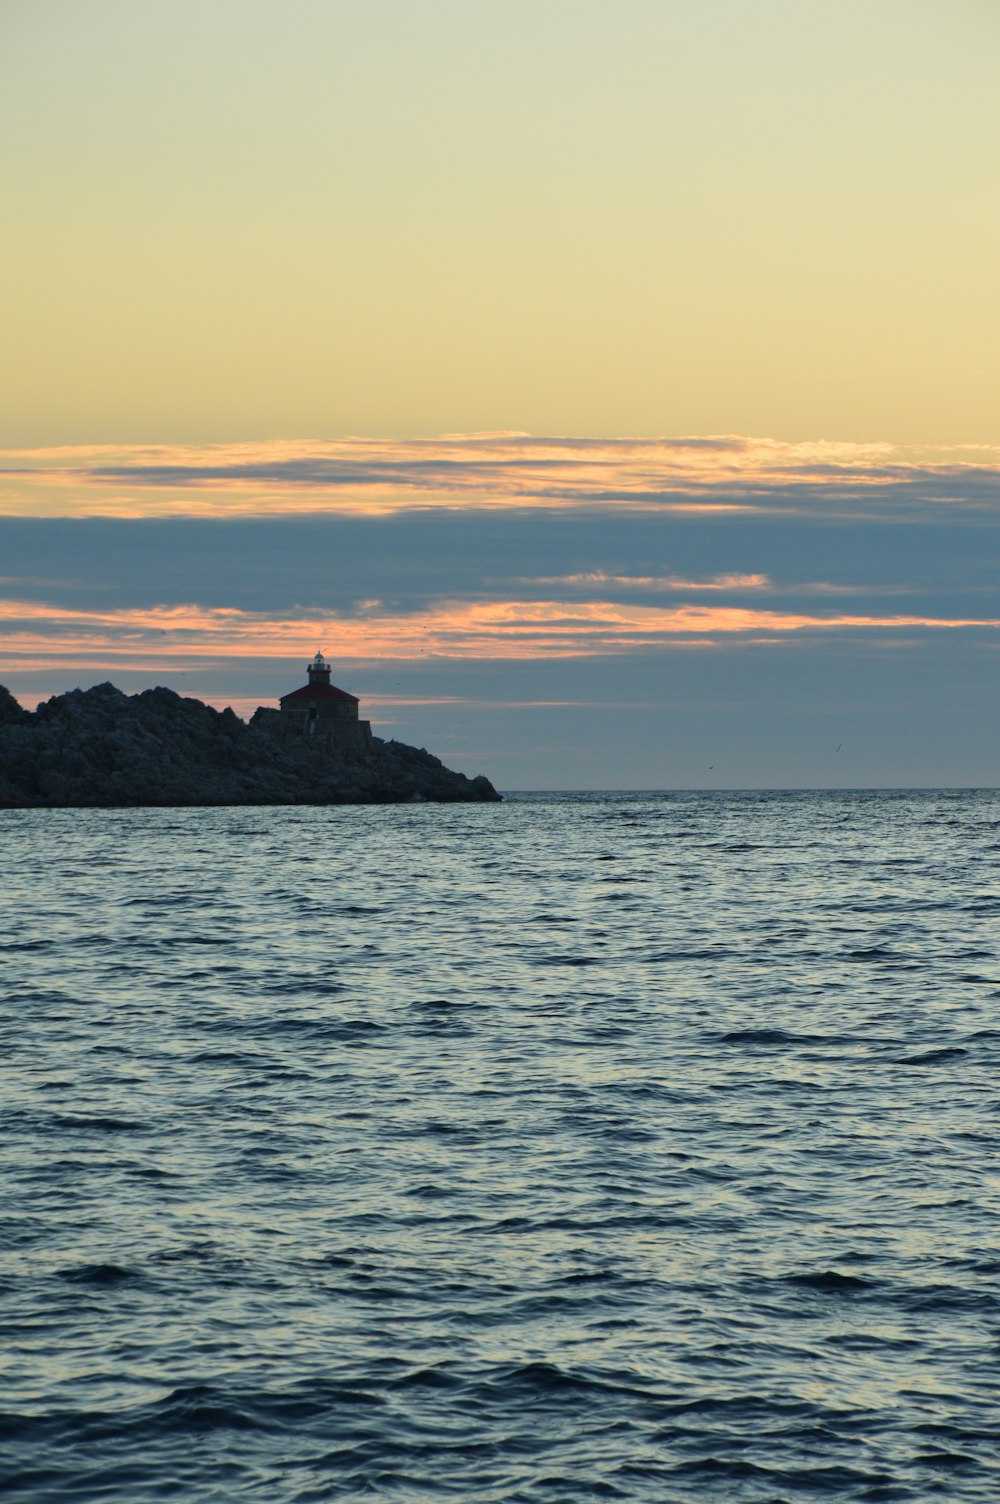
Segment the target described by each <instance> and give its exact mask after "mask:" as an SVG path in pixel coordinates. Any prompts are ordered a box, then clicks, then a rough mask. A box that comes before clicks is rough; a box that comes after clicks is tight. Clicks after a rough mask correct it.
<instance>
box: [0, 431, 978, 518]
mask: <svg viewBox="0 0 1000 1504" xmlns="http://www.w3.org/2000/svg"><path fill="white" fill-rule="evenodd" d="M998 499H1000V446H998V447H996V448H993V449H976V450H966V449H957V450H956V449H954V448H952V449H948V450H936V451H920V450H912V449H911V450H902V449H899V448H896V447H893V446H892V445H889V444H849V443H840V442H834V441H829V440H824V441H816V442H809V443H783V442H780V441H778V440H774V439H754V438H745V437H741V436H732V435H720V436H709V437H707V438H698V437H679V438H615V439H601V438H558V437H555V438H553V437H535V436H533V435H529V434H520V433H500V434H458V435H445V436H443V437H440V438H435V439H408V440H375V439H362V438H352V439H340V440H332V441H322V440H315V441H313V440H308V441H307V440H275V441H273V442H268V443H254V444H221V445H202V446H192V445H117V446H116V445H80V446H76V447H72V446H61V447H57V448H51V449H20V450H6V451H0V512H2V513H5V514H7V515H48V516H68V515H100V516H121V517H152V516H160V517H170V516H189V515H202V516H246V515H258V514H274V513H277V514H281V515H290V514H299V513H315V512H334V513H336V512H340V513H360V514H367V515H378V514H384V513H392V512H396V511H400V510H412V509H414V508H427V507H433V508H440V507H445V508H451V509H456V508H457V509H470V510H473V509H474V510H482V509H489V508H511V507H522V508H524V507H528V508H538V507H544V508H549V509H566V508H591V509H592V508H602V507H604V508H609V507H627V508H633V509H637V510H660V511H668V512H669V511H676V512H679V513H686V514H695V515H697V514H698V513H701V512H704V513H708V514H719V515H723V516H725V515H736V516H739V515H741V514H748V515H754V514H761V513H764V514H770V513H774V512H778V513H788V512H795V511H796V510H797V509H799V508H810V509H816V508H819V509H820V510H821V511H823V512H825V513H828V514H829V515H842V514H849V515H852V516H857V517H860V518H862V519H863V517H864V516H865V515H866V509H868V510H870V509H871V508H872V506H874V505H875V504H876V503H877V505H878V506H879V507H881V508H882V509H884V508H885V507H886V506H887V505H889V504H890V503H891V504H892V505H902V504H904V503H905V504H906V505H908V506H911V507H915V506H919V507H923V508H928V507H930V508H934V507H944V508H954V507H956V506H958V507H963V508H965V509H971V510H982V509H987V510H989V509H991V508H995V507H996V505H997V502H998Z"/></svg>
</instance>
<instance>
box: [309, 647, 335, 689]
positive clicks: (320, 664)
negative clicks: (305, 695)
mask: <svg viewBox="0 0 1000 1504" xmlns="http://www.w3.org/2000/svg"><path fill="white" fill-rule="evenodd" d="M306 673H307V674H308V675H309V683H310V684H329V682H330V665H329V664H328V663H327V661H326V659H325V658H324V657H323V654H322V653H317V654H316V657H315V658H314V659H313V661H312V663H310V664H308V665H307V667H306Z"/></svg>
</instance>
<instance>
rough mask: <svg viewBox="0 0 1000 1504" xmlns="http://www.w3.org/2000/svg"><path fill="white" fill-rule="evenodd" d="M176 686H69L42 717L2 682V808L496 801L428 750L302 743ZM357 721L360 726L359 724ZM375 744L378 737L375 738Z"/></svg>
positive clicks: (315, 740)
mask: <svg viewBox="0 0 1000 1504" xmlns="http://www.w3.org/2000/svg"><path fill="white" fill-rule="evenodd" d="M276 721H280V713H279V712H275V711H268V710H264V711H263V712H261V711H258V712H257V715H255V716H254V718H253V721H252V722H251V723H250V725H247V724H246V722H244V721H241V720H240V719H239V717H238V716H237V715H235V714H234V713H233V711H232V710H215V709H213V708H212V706H210V705H204V704H202V702H201V701H200V700H194V699H185V698H182V697H181V696H180V695H178V694H175V693H174V691H173V690H171V689H147V690H145V691H144V692H143V693H142V694H138V695H126V694H123V693H122V691H121V690H119V689H116V688H115V686H114V685H113V684H99V685H97V686H96V687H95V688H94V689H88V690H79V689H75V690H71V691H70V692H69V693H68V694H64V695H56V696H55V697H54V698H53V699H51V700H46V701H45V702H44V703H43V704H41V705H39V707H38V709H37V710H36V711H34V712H30V711H26V710H24V709H22V707H21V706H20V705H18V703H17V701H16V700H15V699H14V697H13V695H11V694H10V692H9V691H8V690H7V689H5V688H4V687H3V686H2V685H0V808H4V809H31V808H75V807H80V808H83V807H95V806H96V807H108V808H113V807H120V806H141V805H153V806H168V807H169V806H180V805H224V804H399V803H406V802H422V801H425V800H426V801H431V802H441V803H453V802H456V801H469V802H482V801H497V800H499V799H500V795H499V794H498V793H497V791H496V789H495V788H494V787H493V785H492V784H491V783H490V781H489V779H488V778H485V777H483V776H482V775H480V776H478V777H476V778H467V777H466V776H465V774H464V773H455V772H452V771H451V769H449V768H446V767H445V766H444V764H443V763H442V762H441V761H440V759H438V758H437V757H433V756H432V755H431V753H429V752H426V751H424V750H423V749H422V748H417V747H409V746H406V745H405V744H404V743H402V742H396V741H382V740H381V739H380V738H379V737H371V735H370V732H369V733H368V736H367V737H365V736H364V735H361V734H359V735H358V736H357V737H356V738H355V737H350V738H346V739H343V740H340V741H338V739H337V738H336V737H331V736H328V735H325V734H324V735H317V736H308V737H307V736H302V735H301V734H298V735H295V736H292V735H289V734H288V732H287V728H283V727H281V726H280V725H276V724H275V722H276ZM355 724H356V725H357V724H358V723H355ZM369 738H370V741H369Z"/></svg>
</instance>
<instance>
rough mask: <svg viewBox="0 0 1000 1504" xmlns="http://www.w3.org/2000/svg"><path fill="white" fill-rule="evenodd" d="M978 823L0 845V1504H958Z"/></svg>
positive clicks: (930, 814)
mask: <svg viewBox="0 0 1000 1504" xmlns="http://www.w3.org/2000/svg"><path fill="white" fill-rule="evenodd" d="M998 821H1000V797H998V796H997V795H996V794H993V793H961V794H954V793H950V794H935V793H920V794H912V795H909V794H885V795H879V794H875V793H864V794H855V795H841V794H816V795H810V794H792V795H777V794H766V795H752V794H750V795H747V794H731V795H708V796H706V795H695V794H691V795H663V796H657V795H621V796H615V795H601V796H597V795H594V796H585V795H572V796H559V797H552V796H549V797H541V796H539V797H522V798H518V799H512V800H511V801H509V802H508V803H507V804H505V805H502V806H490V805H483V806H444V807H434V806H415V807H396V808H390V809H386V808H372V809H344V808H340V809H333V810H323V809H290V810H276V809H253V810H233V809H229V810H185V811H163V810H156V811H142V810H130V811H111V812H106V811H105V812H100V811H79V812H70V811H30V812H18V811H7V812H3V814H2V815H0V839H2V841H3V851H4V867H5V874H6V878H5V886H4V892H3V898H2V900H0V902H2V903H3V905H4V908H5V911H6V912H5V914H4V916H3V928H2V939H0V950H2V962H3V976H4V989H5V997H6V1001H5V1004H4V1012H3V1022H2V1029H3V1034H2V1047H3V1056H4V1060H5V1064H6V1075H7V1089H6V1092H5V1098H6V1103H7V1108H6V1125H7V1135H6V1140H7V1142H6V1148H7V1151H8V1152H7V1154H6V1156H5V1159H6V1171H5V1174H6V1176H7V1181H8V1183H7V1185H6V1187H5V1194H4V1200H3V1205H4V1207H5V1208H7V1212H6V1215H5V1217H4V1221H3V1230H2V1243H0V1253H2V1262H0V1280H2V1285H0V1290H2V1294H3V1298H4V1304H5V1308H6V1316H7V1322H8V1331H9V1337H8V1342H7V1351H8V1354H9V1357H10V1366H9V1374H8V1383H7V1395H8V1398H7V1399H6V1401H5V1403H4V1411H5V1418H4V1420H3V1426H4V1429H5V1433H6V1440H7V1443H8V1446H7V1451H8V1456H9V1459H10V1461H9V1465H8V1466H9V1489H8V1497H10V1498H12V1499H14V1500H16V1501H18V1504H21V1501H27V1500H31V1501H33V1504H38V1501H40V1500H46V1499H50V1500H53V1501H54V1500H57V1499H58V1500H63V1499H75V1498H79V1499H100V1500H104V1499H107V1498H111V1497H121V1498H129V1499H131V1498H136V1499H140V1498H141V1499H146V1498H151V1497H154V1496H157V1495H158V1491H163V1492H167V1493H169V1492H170V1491H171V1489H172V1490H173V1491H174V1492H175V1493H176V1494H178V1495H179V1496H180V1497H183V1498H184V1499H185V1500H191V1501H196V1504H201V1501H202V1500H204V1501H208V1500H215V1499H219V1498H222V1497H225V1498H227V1499H229V1498H232V1499H246V1500H255V1501H256V1500H261V1501H264V1500H267V1501H270V1500H273V1499H275V1498H280V1499H302V1500H306V1499H325V1498H336V1499H352V1498H355V1497H356V1498H358V1499H361V1498H366V1499H367V1498H373V1497H375V1498H378V1497H384V1498H394V1499H405V1500H410V1501H417V1500H420V1501H423V1500H425V1499H427V1498H430V1497H437V1496H439V1495H445V1496H448V1495H450V1496H451V1497H453V1498H456V1499H460V1500H469V1499H476V1500H488V1499H496V1500H526V1501H536V1500H549V1499H552V1500H555V1499H559V1500H570V1501H582V1500H587V1499H591V1498H593V1499H597V1498H602V1499H604V1498H610V1499H614V1498H620V1499H626V1500H650V1501H653V1500H655V1501H662V1500H664V1499H670V1500H677V1501H687V1500H720V1501H721V1500H726V1501H729V1500H736V1501H739V1500H754V1501H765V1500H768V1501H774V1500H775V1499H779V1498H780V1499H799V1498H805V1497H809V1498H813V1497H816V1496H822V1495H826V1496H827V1497H830V1498H832V1499H837V1500H841V1499H843V1500H855V1499H856V1500H875V1499H886V1500H889V1499H892V1500H914V1501H916V1500H920V1501H923V1500H926V1499H931V1498H936V1497H938V1498H943V1499H947V1500H957V1501H967V1500H968V1501H972V1500H986V1499H990V1500H992V1499H994V1498H995V1497H996V1496H997V1493H998V1483H1000V1479H998V1472H1000V1468H998V1465H997V1462H996V1457H995V1436H996V1433H997V1428H998V1425H1000V1403H998V1400H997V1391H996V1385H995V1370H994V1361H995V1336H996V1330H997V1321H998V1316H1000V1302H998V1299H997V1294H996V1280H997V1275H998V1274H1000V1239H998V1235H997V1230H996V1229H997V1221H996V1211H997V1201H998V1195H997V1192H998V1184H1000V1182H998V1180H997V1177H996V1176H995V1175H993V1174H992V1173H990V1172H991V1170H992V1166H993V1164H994V1163H995V1162H996V1161H995V1156H996V1150H997V1147H998V1145H997V1138H998V1132H997V1129H998V1122H997V1107H996V1089H995V1082H996V1077H997V1065H998V1059H997V1056H998V1042H1000V1025H998V1024H997V1008H998V1001H1000V967H998V958H997V933H998V931H997V923H996V921H997V914H998V910H1000V902H998V900H997V898H996V895H995V886H994V874H995V870H996V864H997V856H998V853H1000V823H998Z"/></svg>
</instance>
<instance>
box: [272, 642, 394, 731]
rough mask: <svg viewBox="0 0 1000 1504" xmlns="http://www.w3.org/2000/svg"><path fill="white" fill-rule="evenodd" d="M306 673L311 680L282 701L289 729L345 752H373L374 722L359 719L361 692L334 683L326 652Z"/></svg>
mask: <svg viewBox="0 0 1000 1504" xmlns="http://www.w3.org/2000/svg"><path fill="white" fill-rule="evenodd" d="M306 674H307V675H308V680H309V682H308V683H307V684H303V685H302V687H301V689H293V690H292V691H291V692H290V693H289V694H287V695H282V696H281V699H280V700H279V702H278V703H279V704H280V706H281V712H280V715H281V720H282V722H283V724H284V726H285V728H286V729H287V730H288V731H289V732H294V733H297V734H299V735H301V736H306V737H310V738H315V739H316V744H317V746H320V745H322V743H323V742H324V741H325V742H327V743H330V744H335V745H337V746H338V747H339V748H340V749H341V750H345V751H346V750H353V751H358V752H368V751H371V749H372V732H371V723H370V722H369V721H362V720H359V719H358V706H359V704H360V701H359V700H358V697H357V695H352V694H348V692H347V690H346V689H338V688H337V686H336V685H335V684H331V683H330V665H329V663H327V661H326V659H325V658H324V657H323V654H322V653H317V654H316V656H315V658H314V659H313V660H312V662H311V663H308V664H306Z"/></svg>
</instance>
